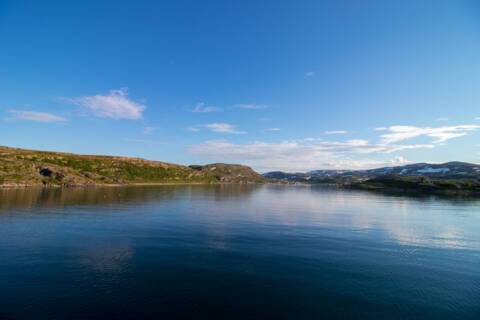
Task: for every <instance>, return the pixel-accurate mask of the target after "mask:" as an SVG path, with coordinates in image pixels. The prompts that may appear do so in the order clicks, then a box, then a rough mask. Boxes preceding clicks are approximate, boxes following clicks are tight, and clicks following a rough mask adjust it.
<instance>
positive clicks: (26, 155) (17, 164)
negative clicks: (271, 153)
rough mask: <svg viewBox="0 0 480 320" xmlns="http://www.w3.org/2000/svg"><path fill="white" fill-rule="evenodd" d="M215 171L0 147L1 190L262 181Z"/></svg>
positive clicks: (234, 171)
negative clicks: (46, 186) (13, 188)
mask: <svg viewBox="0 0 480 320" xmlns="http://www.w3.org/2000/svg"><path fill="white" fill-rule="evenodd" d="M199 167H200V169H199ZM214 167H215V169H213V170H212V165H207V166H191V167H188V166H182V165H177V164H171V163H165V162H160V161H149V160H145V159H140V158H127V157H113V156H93V155H77V154H71V153H60V152H46V151H35V150H25V149H16V148H8V147H0V186H3V187H8V186H36V185H48V186H50V185H51V186H87V185H108V184H160V183H259V182H260V183H261V182H264V181H265V179H264V178H263V177H262V176H260V175H259V174H257V173H256V172H254V171H253V170H252V169H251V168H249V167H245V166H239V165H229V164H216V165H214ZM216 168H222V170H217V169H216Z"/></svg>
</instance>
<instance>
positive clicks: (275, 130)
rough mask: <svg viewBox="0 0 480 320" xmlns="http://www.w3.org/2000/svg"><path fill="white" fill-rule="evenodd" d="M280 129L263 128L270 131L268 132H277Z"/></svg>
mask: <svg viewBox="0 0 480 320" xmlns="http://www.w3.org/2000/svg"><path fill="white" fill-rule="evenodd" d="M280 130H281V129H280V128H268V129H265V131H270V132H278V131H280Z"/></svg>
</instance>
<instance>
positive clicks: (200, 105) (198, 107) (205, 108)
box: [190, 102, 222, 113]
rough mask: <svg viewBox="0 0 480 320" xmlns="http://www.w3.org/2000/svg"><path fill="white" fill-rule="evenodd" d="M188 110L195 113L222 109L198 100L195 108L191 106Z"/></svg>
mask: <svg viewBox="0 0 480 320" xmlns="http://www.w3.org/2000/svg"><path fill="white" fill-rule="evenodd" d="M190 111H191V112H195V113H210V112H218V111H222V109H221V108H218V107H215V106H207V105H205V103H203V102H200V103H197V105H196V106H195V108H193V109H192V110H190Z"/></svg>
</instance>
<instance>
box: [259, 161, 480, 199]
mask: <svg viewBox="0 0 480 320" xmlns="http://www.w3.org/2000/svg"><path fill="white" fill-rule="evenodd" d="M264 177H266V178H269V179H276V180H280V181H284V182H289V183H303V184H324V185H334V186H337V187H341V188H348V189H361V190H372V191H382V192H395V193H422V194H425V193H435V194H479V195H480V165H478V164H473V163H466V162H458V161H453V162H447V163H442V164H429V163H414V164H409V165H404V166H396V167H384V168H378V169H370V170H315V171H310V172H306V173H288V172H282V171H273V172H268V173H265V174H264Z"/></svg>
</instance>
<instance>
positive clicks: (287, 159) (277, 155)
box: [190, 139, 433, 171]
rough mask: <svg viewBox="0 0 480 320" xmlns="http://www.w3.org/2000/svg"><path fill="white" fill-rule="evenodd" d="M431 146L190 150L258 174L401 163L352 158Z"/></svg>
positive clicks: (303, 143) (224, 145) (215, 144)
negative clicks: (229, 162)
mask: <svg viewBox="0 0 480 320" xmlns="http://www.w3.org/2000/svg"><path fill="white" fill-rule="evenodd" d="M423 147H433V146H425V145H413V146H385V145H375V144H373V145H372V144H370V143H369V142H368V141H366V140H349V141H346V142H328V141H322V140H316V139H315V140H308V141H307V140H294V141H282V142H279V143H268V142H261V141H255V142H251V143H246V144H235V143H230V142H228V141H226V140H213V141H206V142H204V143H202V144H199V145H195V146H193V147H191V148H190V151H191V152H192V153H194V154H197V155H200V156H203V157H205V158H208V159H209V160H215V159H217V160H218V159H219V158H222V159H226V161H231V162H238V163H244V164H247V165H250V166H252V167H253V168H255V169H256V170H259V171H272V170H282V171H307V170H314V169H323V168H326V169H328V168H330V169H365V168H373V167H379V166H385V165H392V164H394V163H398V162H401V161H403V160H401V159H400V158H398V157H397V158H395V159H393V160H388V161H379V160H372V159H353V158H352V156H358V155H359V154H360V155H361V154H371V153H390V152H393V151H398V150H405V149H413V148H423Z"/></svg>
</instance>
